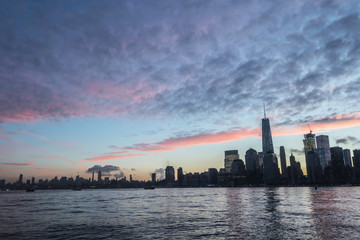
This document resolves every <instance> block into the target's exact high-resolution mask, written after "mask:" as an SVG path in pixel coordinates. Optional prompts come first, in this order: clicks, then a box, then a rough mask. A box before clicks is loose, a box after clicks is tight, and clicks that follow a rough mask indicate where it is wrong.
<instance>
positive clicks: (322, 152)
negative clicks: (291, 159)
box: [314, 148, 330, 172]
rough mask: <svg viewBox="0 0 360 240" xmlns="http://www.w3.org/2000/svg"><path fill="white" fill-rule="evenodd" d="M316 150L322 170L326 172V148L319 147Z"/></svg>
mask: <svg viewBox="0 0 360 240" xmlns="http://www.w3.org/2000/svg"><path fill="white" fill-rule="evenodd" d="M329 151H330V149H329ZM314 152H315V153H316V154H317V155H318V156H319V161H320V166H321V171H322V172H324V170H325V168H326V166H328V164H327V163H326V158H325V149H324V148H317V149H315V150H314Z"/></svg>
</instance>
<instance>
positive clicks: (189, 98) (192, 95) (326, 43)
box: [0, 0, 360, 149]
mask: <svg viewBox="0 0 360 240" xmlns="http://www.w3.org/2000/svg"><path fill="white" fill-rule="evenodd" d="M0 6H1V8H0V31H1V33H2V37H1V38H0V55H1V56H7V57H6V58H1V59H0V79H1V82H2V83H3V84H2V87H1V88H0V121H36V120H39V119H49V118H50V119H61V118H71V117H82V116H119V115H131V116H139V115H140V116H152V117H165V118H167V117H169V116H170V117H174V116H175V117H181V118H182V119H188V118H189V117H191V118H196V119H213V121H214V122H217V121H219V120H220V119H228V121H229V122H232V121H235V120H238V119H239V115H241V114H242V113H246V115H250V116H253V117H254V116H259V112H261V110H260V109H261V104H262V102H263V101H265V102H267V103H268V105H267V107H268V109H269V111H271V112H272V114H273V115H274V116H281V117H282V116H285V115H286V116H291V119H292V121H298V120H300V119H303V118H304V115H310V116H311V115H312V116H315V115H316V116H321V115H323V116H324V115H328V111H327V109H328V106H331V112H335V113H343V114H345V113H349V112H354V111H357V100H356V99H357V98H356V97H355V96H356V94H357V92H356V90H355V89H357V88H356V87H355V86H357V85H359V79H358V75H359V69H358V66H359V64H360V60H359V58H358V55H359V54H358V53H359V51H360V40H359V39H360V30H359V29H360V28H359V27H358V26H359V25H360V18H359V14H358V11H357V8H358V2H357V1H346V3H345V2H341V1H340V2H336V1H333V2H331V3H329V1H325V0H324V1H316V2H314V1H309V2H296V3H293V2H292V3H289V2H288V1H271V2H270V1H269V2H261V3H260V2H247V1H167V2H166V3H164V2H163V1H156V0H151V1H121V2H98V1H89V2H87V4H86V5H83V4H81V3H80V2H79V3H77V4H71V6H70V4H69V2H66V1H65V2H63V1H62V2H54V3H52V4H41V3H37V2H27V1H24V2H14V1H6V2H1V3H0ZM139 12H141V14H139ZM95 13H96V14H95ZM155 16H156V17H155ZM234 23H237V24H234ZM19 93H21V94H19ZM344 109H346V110H345V111H346V112H344ZM112 147H114V146H112ZM114 149H115V148H114Z"/></svg>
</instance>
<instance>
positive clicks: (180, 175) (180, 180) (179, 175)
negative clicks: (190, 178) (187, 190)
mask: <svg viewBox="0 0 360 240" xmlns="http://www.w3.org/2000/svg"><path fill="white" fill-rule="evenodd" d="M177 179H178V183H179V186H183V184H184V173H183V169H182V168H181V167H179V168H178V170H177Z"/></svg>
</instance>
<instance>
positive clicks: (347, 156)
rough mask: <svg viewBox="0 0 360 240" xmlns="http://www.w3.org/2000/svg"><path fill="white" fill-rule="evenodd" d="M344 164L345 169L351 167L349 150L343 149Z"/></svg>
mask: <svg viewBox="0 0 360 240" xmlns="http://www.w3.org/2000/svg"><path fill="white" fill-rule="evenodd" d="M343 156H344V163H345V166H347V167H352V164H351V153H350V149H343Z"/></svg>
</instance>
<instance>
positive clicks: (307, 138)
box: [303, 131, 316, 156]
mask: <svg viewBox="0 0 360 240" xmlns="http://www.w3.org/2000/svg"><path fill="white" fill-rule="evenodd" d="M303 142H304V152H305V156H306V154H307V152H309V151H314V150H315V149H316V145H315V134H313V133H312V131H310V133H308V134H304V140H303Z"/></svg>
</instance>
